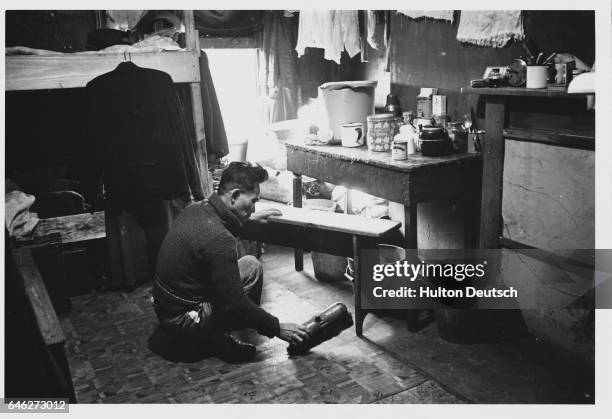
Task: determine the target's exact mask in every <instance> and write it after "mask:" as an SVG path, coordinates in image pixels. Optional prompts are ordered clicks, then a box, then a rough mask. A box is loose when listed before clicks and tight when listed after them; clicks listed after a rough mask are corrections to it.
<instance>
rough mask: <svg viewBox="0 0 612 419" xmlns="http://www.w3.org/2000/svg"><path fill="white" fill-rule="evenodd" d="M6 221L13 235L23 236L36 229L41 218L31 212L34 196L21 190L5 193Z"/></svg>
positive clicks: (10, 233)
mask: <svg viewBox="0 0 612 419" xmlns="http://www.w3.org/2000/svg"><path fill="white" fill-rule="evenodd" d="M4 202H5V206H4V211H5V212H4V221H5V224H6V228H7V229H8V231H9V235H10V236H11V237H16V238H23V237H24V236H28V235H30V234H31V233H32V231H34V227H36V224H38V221H39V219H38V218H37V217H35V216H33V215H32V214H30V207H31V206H32V204H33V203H34V196H33V195H28V194H26V193H23V192H21V191H13V192H9V193H7V194H5V195H4Z"/></svg>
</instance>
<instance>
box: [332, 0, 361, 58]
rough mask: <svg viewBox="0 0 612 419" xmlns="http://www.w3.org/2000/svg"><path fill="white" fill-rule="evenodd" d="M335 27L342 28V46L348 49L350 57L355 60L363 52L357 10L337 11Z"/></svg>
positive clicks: (341, 47)
mask: <svg viewBox="0 0 612 419" xmlns="http://www.w3.org/2000/svg"><path fill="white" fill-rule="evenodd" d="M334 26H339V27H340V36H341V44H340V45H341V46H340V52H342V49H343V48H344V49H346V52H348V55H349V57H351V58H353V57H354V56H355V55H357V54H359V52H360V51H361V42H360V37H359V13H358V11H357V10H336V12H335V14H334Z"/></svg>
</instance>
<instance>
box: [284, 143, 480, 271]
mask: <svg viewBox="0 0 612 419" xmlns="http://www.w3.org/2000/svg"><path fill="white" fill-rule="evenodd" d="M285 145H286V146H287V169H288V170H290V171H292V172H293V173H294V175H295V178H294V187H293V205H294V206H296V207H300V206H301V205H302V186H301V185H302V178H301V176H302V175H306V176H309V177H313V178H315V179H319V180H323V181H326V182H330V183H333V184H336V185H342V186H345V187H347V188H350V189H357V190H360V191H362V192H365V193H368V194H371V195H374V196H377V197H380V198H384V199H388V200H390V201H393V202H398V203H401V204H403V205H404V207H405V209H404V212H405V221H404V222H405V235H406V248H408V249H416V248H417V204H418V203H420V202H428V201H443V200H456V199H461V200H463V201H465V203H466V204H467V205H468V207H467V210H468V211H467V213H468V214H470V217H467V220H466V231H469V230H472V227H474V226H475V225H477V221H478V212H479V211H478V208H479V194H480V173H481V170H482V163H481V158H480V155H479V154H470V153H465V154H453V155H450V156H442V157H423V156H421V155H420V154H415V155H412V156H410V157H409V158H408V160H403V161H397V160H392V159H391V153H388V152H387V153H385V152H382V153H381V152H372V151H368V150H367V149H365V148H363V147H359V148H347V147H341V146H308V145H304V144H303V143H302V142H301V141H288V142H287V143H285ZM468 236H469V239H468V237H467V236H466V246H468V245H469V244H471V238H472V237H473V236H472V235H471V234H470V235H468ZM296 269H298V270H301V269H302V265H301V263H299V261H296Z"/></svg>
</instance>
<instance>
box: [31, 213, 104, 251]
mask: <svg viewBox="0 0 612 419" xmlns="http://www.w3.org/2000/svg"><path fill="white" fill-rule="evenodd" d="M51 233H60V234H61V236H62V243H75V242H80V241H86V240H95V239H101V238H104V237H106V225H105V222H104V211H99V212H94V213H93V214H91V213H83V214H75V215H66V216H63V217H54V218H44V219H41V220H40V221H39V223H38V224H37V225H36V227H35V228H34V232H33V236H34V237H35V238H36V237H42V236H45V235H48V234H51Z"/></svg>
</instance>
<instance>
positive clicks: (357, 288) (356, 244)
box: [353, 236, 367, 337]
mask: <svg viewBox="0 0 612 419" xmlns="http://www.w3.org/2000/svg"><path fill="white" fill-rule="evenodd" d="M360 256H361V242H360V240H359V237H358V236H353V262H354V264H353V267H354V277H353V297H354V298H355V334H356V335H357V336H358V337H362V336H363V320H364V319H365V316H366V314H367V313H366V312H365V311H364V310H363V309H362V308H361V269H362V266H361V257H360Z"/></svg>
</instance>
